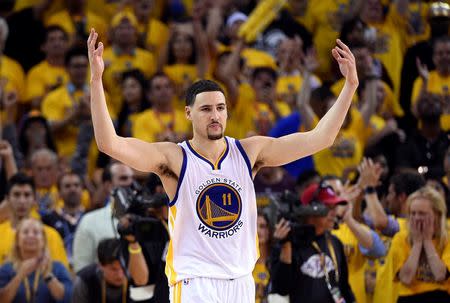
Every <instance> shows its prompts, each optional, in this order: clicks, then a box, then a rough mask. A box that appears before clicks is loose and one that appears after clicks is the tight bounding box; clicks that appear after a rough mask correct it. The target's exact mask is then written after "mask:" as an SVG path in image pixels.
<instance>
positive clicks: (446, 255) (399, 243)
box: [380, 230, 450, 296]
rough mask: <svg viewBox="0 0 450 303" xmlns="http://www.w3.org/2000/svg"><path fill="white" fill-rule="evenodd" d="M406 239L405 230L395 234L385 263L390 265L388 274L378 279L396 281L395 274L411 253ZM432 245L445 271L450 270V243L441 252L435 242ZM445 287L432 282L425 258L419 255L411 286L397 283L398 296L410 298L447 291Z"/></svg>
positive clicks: (431, 275)
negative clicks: (432, 292) (437, 291)
mask: <svg viewBox="0 0 450 303" xmlns="http://www.w3.org/2000/svg"><path fill="white" fill-rule="evenodd" d="M407 238H408V233H407V230H405V231H402V232H399V233H397V234H396V235H395V236H394V238H393V239H392V243H391V249H390V251H389V254H388V257H387V261H386V264H387V263H390V264H391V266H388V268H389V269H390V272H388V273H384V274H385V276H384V277H380V279H381V278H383V279H387V280H388V281H393V280H395V279H396V275H397V273H398V272H399V271H400V269H401V268H402V266H403V265H404V264H405V262H406V260H407V259H408V256H409V254H410V251H411V245H410V244H409V241H408V239H407ZM433 244H434V246H435V248H436V251H437V253H438V255H439V257H440V258H441V260H442V261H443V262H444V264H445V265H446V266H447V269H448V270H450V243H447V245H446V246H445V247H444V249H443V250H442V251H439V249H438V241H437V240H433ZM446 286H447V285H446V283H440V282H435V281H434V278H433V274H432V272H431V269H430V268H429V266H428V263H427V261H426V256H425V255H421V257H420V260H419V266H418V268H417V272H416V276H415V277H414V279H413V281H412V282H411V284H410V285H404V284H403V283H401V282H400V281H399V282H398V296H411V295H416V294H420V293H424V292H428V291H433V290H444V291H448V289H446Z"/></svg>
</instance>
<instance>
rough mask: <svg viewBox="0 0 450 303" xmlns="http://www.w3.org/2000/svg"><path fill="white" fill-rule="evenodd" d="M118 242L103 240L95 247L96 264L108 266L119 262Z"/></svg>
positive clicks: (115, 240)
mask: <svg viewBox="0 0 450 303" xmlns="http://www.w3.org/2000/svg"><path fill="white" fill-rule="evenodd" d="M120 248H121V246H120V240H119V239H103V240H102V241H100V243H99V244H98V247H97V257H98V262H99V263H100V264H101V265H108V264H111V263H113V262H115V261H119V260H120V253H121V252H120Z"/></svg>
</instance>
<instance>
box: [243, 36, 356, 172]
mask: <svg viewBox="0 0 450 303" xmlns="http://www.w3.org/2000/svg"><path fill="white" fill-rule="evenodd" d="M337 44H338V46H336V47H335V48H334V49H333V50H332V54H333V57H334V58H335V59H336V60H337V62H338V63H339V68H340V70H341V73H342V75H343V76H344V77H345V85H344V87H343V89H342V91H341V93H340V94H339V97H338V98H337V100H336V102H335V103H334V105H333V106H332V107H331V108H330V110H329V111H328V112H327V113H326V114H325V116H324V117H323V118H322V119H321V120H320V121H319V123H318V124H317V126H316V127H315V128H314V129H313V130H311V131H308V132H304V133H295V134H290V135H287V136H283V137H280V138H268V137H251V138H248V139H245V140H242V145H243V147H244V148H245V149H246V151H247V153H248V155H249V158H250V161H252V163H253V164H254V163H258V168H259V167H261V166H279V165H284V164H286V163H289V162H292V161H294V160H297V159H299V158H302V157H305V156H308V155H311V154H313V153H316V152H318V151H320V150H322V149H324V148H327V147H330V146H331V145H332V144H333V143H334V140H335V139H336V136H337V134H338V132H339V130H340V128H341V126H342V123H343V122H344V119H345V116H346V114H347V111H348V109H349V107H350V104H351V102H352V97H353V95H354V93H355V91H356V88H357V87H358V76H357V73H356V66H355V57H354V56H353V54H352V53H351V51H350V49H349V48H348V47H347V46H346V45H345V44H344V43H342V42H341V41H340V40H337Z"/></svg>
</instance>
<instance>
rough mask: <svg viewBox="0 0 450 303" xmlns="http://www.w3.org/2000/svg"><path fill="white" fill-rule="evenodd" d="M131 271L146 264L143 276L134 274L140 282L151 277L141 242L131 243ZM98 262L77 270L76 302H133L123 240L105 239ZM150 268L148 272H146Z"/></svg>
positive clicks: (142, 282) (99, 246)
mask: <svg viewBox="0 0 450 303" xmlns="http://www.w3.org/2000/svg"><path fill="white" fill-rule="evenodd" d="M128 250H129V251H130V256H131V257H130V259H129V263H128V267H129V268H130V272H131V271H132V270H133V268H134V270H135V271H136V269H139V268H142V269H144V270H142V271H139V273H140V274H139V276H137V275H136V276H133V274H132V276H133V277H136V278H134V282H135V283H136V284H141V285H143V284H145V283H146V282H147V278H148V271H147V266H146V264H145V260H144V258H143V256H142V250H141V248H140V246H139V245H138V244H130V245H129V246H128ZM97 256H98V263H92V264H90V265H88V266H86V267H84V268H83V269H82V270H81V271H80V272H78V274H77V278H76V279H75V284H74V292H73V295H72V302H74V303H75V302H76V303H85V302H86V303H88V302H122V303H125V302H132V301H131V298H130V288H129V284H128V278H127V275H126V271H125V270H124V267H123V264H122V263H123V262H122V260H123V259H122V244H121V242H120V240H119V239H104V240H102V241H100V244H99V245H98V248H97ZM144 271H145V272H146V275H145V273H144Z"/></svg>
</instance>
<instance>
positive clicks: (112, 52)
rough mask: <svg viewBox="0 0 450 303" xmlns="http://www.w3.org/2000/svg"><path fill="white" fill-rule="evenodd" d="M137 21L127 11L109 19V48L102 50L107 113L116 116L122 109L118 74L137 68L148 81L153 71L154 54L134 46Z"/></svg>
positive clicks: (120, 76)
mask: <svg viewBox="0 0 450 303" xmlns="http://www.w3.org/2000/svg"><path fill="white" fill-rule="evenodd" d="M137 26H138V22H137V20H136V17H135V16H134V14H133V13H132V12H130V11H123V12H120V13H118V14H116V15H115V16H114V17H113V19H112V20H111V47H107V48H106V49H105V51H104V55H103V56H104V58H105V74H104V79H105V89H106V90H107V91H108V93H109V95H110V96H111V107H112V108H111V111H112V112H113V113H118V112H119V111H120V108H121V106H122V98H121V96H122V92H121V86H120V82H121V79H122V73H123V72H125V71H128V70H130V69H139V70H140V71H141V72H142V73H143V74H144V75H145V77H147V78H149V77H150V76H151V75H153V73H154V72H155V71H156V59H155V57H154V55H153V54H152V53H151V52H149V51H147V50H145V49H142V48H139V47H137V39H138V32H137Z"/></svg>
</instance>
